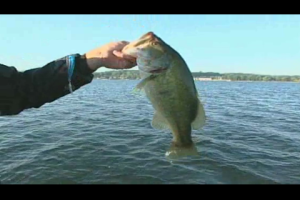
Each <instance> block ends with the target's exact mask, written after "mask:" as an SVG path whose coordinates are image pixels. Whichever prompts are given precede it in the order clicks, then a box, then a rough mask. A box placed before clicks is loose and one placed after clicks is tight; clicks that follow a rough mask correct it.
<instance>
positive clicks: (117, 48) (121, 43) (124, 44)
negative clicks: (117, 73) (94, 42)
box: [115, 41, 129, 51]
mask: <svg viewBox="0 0 300 200" xmlns="http://www.w3.org/2000/svg"><path fill="white" fill-rule="evenodd" d="M128 44H129V42H127V41H120V42H118V43H117V45H116V47H115V49H116V50H119V51H121V50H122V49H123V48H124V47H125V46H126V45H128Z"/></svg>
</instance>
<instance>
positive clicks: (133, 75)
mask: <svg viewBox="0 0 300 200" xmlns="http://www.w3.org/2000/svg"><path fill="white" fill-rule="evenodd" d="M192 74H193V77H194V78H212V79H213V80H214V79H219V80H220V79H222V80H231V81H288V82H291V81H292V82H300V76H283V75H282V76H272V75H259V74H246V73H245V74H244V73H224V74H221V73H217V72H193V73H192ZM94 77H95V78H99V79H131V80H132V79H141V76H140V73H139V71H138V70H113V71H107V72H95V73H94Z"/></svg>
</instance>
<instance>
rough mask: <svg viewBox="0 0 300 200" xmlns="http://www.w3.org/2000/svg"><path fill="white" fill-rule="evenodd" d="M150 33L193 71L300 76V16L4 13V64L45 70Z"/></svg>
mask: <svg viewBox="0 0 300 200" xmlns="http://www.w3.org/2000/svg"><path fill="white" fill-rule="evenodd" d="M148 31H153V32H154V33H155V34H157V35H158V36H159V37H161V38H162V39H163V40H164V41H165V42H167V43H168V44H169V45H171V46H172V47H173V48H174V49H176V50H177V51H178V52H179V53H180V54H181V55H182V57H183V58H184V59H185V61H186V62H187V64H188V66H189V68H190V69H191V71H193V72H199V71H202V72H221V73H230V72H232V73H239V72H240V73H255V74H269V75H300V15H107V14H106V15H0V63H2V64H5V65H9V66H15V67H16V68H17V69H18V70H20V71H23V70H26V69H32V68H36V67H42V66H43V65H45V64H47V63H49V62H51V61H52V60H55V59H58V58H61V57H64V56H66V55H69V54H73V53H80V54H83V53H85V52H87V51H89V50H92V49H94V48H96V47H100V46H101V45H104V44H106V43H109V42H112V41H121V40H126V41H132V40H135V39H137V38H138V37H140V36H141V35H143V34H145V33H146V32H148ZM133 69H137V68H136V67H135V68H133ZM98 71H99V72H101V71H107V69H105V68H101V69H100V70H98Z"/></svg>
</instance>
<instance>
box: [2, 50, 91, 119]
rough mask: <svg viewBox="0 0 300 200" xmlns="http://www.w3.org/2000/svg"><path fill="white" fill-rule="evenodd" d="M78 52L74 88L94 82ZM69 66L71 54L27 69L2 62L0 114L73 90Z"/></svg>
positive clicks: (15, 112)
mask: <svg viewBox="0 0 300 200" xmlns="http://www.w3.org/2000/svg"><path fill="white" fill-rule="evenodd" d="M75 55H76V59H75V68H74V72H73V76H72V81H71V82H72V85H73V91H76V90H77V89H79V88H80V87H82V86H84V85H86V84H88V83H90V82H91V81H92V80H93V77H94V76H93V71H92V70H91V69H90V68H88V66H87V64H86V59H85V57H84V56H81V55H79V54H75ZM68 66H69V64H68V59H67V56H66V57H63V58H61V59H57V60H55V61H52V62H50V63H48V64H46V65H45V66H43V67H40V68H34V69H30V70H27V71H24V72H20V71H18V70H17V69H16V68H15V67H10V66H6V65H3V64H0V116H1V115H16V114H18V113H20V112H22V111H23V110H25V109H28V108H39V107H41V106H42V105H44V104H45V103H50V102H53V101H55V100H57V99H59V98H60V97H63V96H65V95H67V94H69V93H70V91H69V82H68Z"/></svg>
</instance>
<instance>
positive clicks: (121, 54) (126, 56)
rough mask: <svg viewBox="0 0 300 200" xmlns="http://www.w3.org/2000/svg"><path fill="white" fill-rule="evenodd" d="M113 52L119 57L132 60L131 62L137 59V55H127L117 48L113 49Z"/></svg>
mask: <svg viewBox="0 0 300 200" xmlns="http://www.w3.org/2000/svg"><path fill="white" fill-rule="evenodd" d="M113 54H114V55H115V56H117V57H119V58H122V59H125V60H128V61H131V62H135V61H136V58H135V57H132V56H130V55H126V54H124V53H122V52H121V51H117V50H114V51H113Z"/></svg>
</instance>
